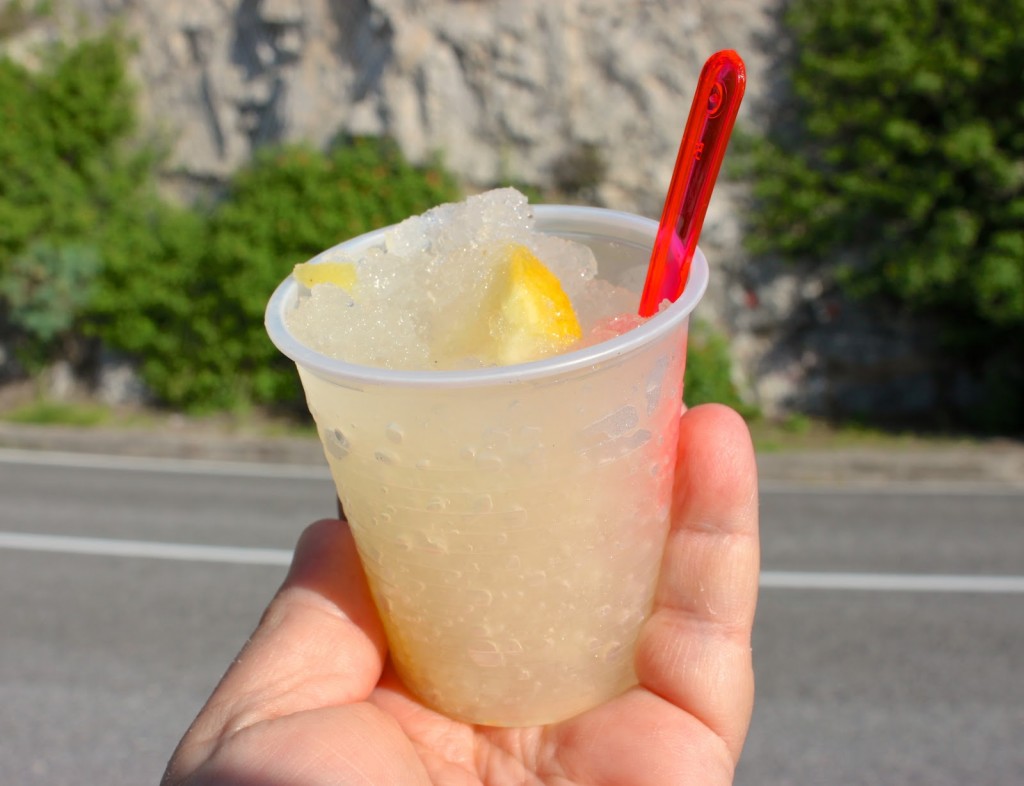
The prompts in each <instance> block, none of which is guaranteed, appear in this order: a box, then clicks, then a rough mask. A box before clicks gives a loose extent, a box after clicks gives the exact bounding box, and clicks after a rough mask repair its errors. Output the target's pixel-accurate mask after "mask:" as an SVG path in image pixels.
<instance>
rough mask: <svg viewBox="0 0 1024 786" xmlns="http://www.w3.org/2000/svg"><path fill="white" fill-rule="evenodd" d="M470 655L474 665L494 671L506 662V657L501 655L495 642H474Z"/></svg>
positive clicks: (469, 651)
mask: <svg viewBox="0 0 1024 786" xmlns="http://www.w3.org/2000/svg"><path fill="white" fill-rule="evenodd" d="M468 654H469V658H470V660H472V661H473V663H475V664H476V665H477V666H482V667H483V668H488V669H492V668H495V667H497V666H501V665H502V664H503V663H504V662H505V657H504V656H503V655H502V654H501V650H500V649H499V648H498V644H497V642H494V641H488V640H477V641H474V642H473V643H472V644H470V645H469V649H468Z"/></svg>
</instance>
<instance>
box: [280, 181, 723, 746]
mask: <svg viewBox="0 0 1024 786" xmlns="http://www.w3.org/2000/svg"><path fill="white" fill-rule="evenodd" d="M656 229H657V224H656V222H654V221H651V220H650V219H645V218H641V217H639V216H634V215H629V214H626V213H621V212H618V211H612V210H603V209H600V208H588V207H582V206H568V205H538V206H535V207H531V206H530V205H528V204H527V201H526V199H525V198H524V197H523V196H522V195H521V194H519V193H518V192H516V191H513V190H511V189H500V190H497V191H493V192H488V193H486V194H482V195H479V196H476V197H472V198H470V199H468V200H466V201H465V202H461V203H458V204H449V205H442V206H440V207H438V208H435V209H433V210H430V211H428V212H426V213H424V214H423V215H421V216H416V217H414V218H410V219H408V220H406V221H404V222H402V223H401V224H398V225H396V226H393V227H389V228H386V229H383V230H379V231H376V232H371V233H368V234H366V235H362V236H360V237H357V238H352V239H350V240H346V241H345V242H343V243H341V244H340V245H339V246H336V247H335V248H333V249H331V250H329V251H326V252H324V253H323V254H320V255H319V256H318V257H316V258H315V259H314V260H312V261H311V262H310V263H308V264H302V265H299V266H298V267H297V268H296V269H295V271H294V275H292V276H290V277H289V278H288V279H287V280H286V281H285V282H284V283H283V284H282V285H281V286H280V287H279V288H278V290H277V291H276V292H275V293H274V295H273V297H272V298H271V301H270V304H269V306H268V308H267V328H268V331H269V333H270V335H271V338H272V339H273V340H274V342H275V343H276V344H277V346H278V347H279V348H280V349H281V350H282V351H283V352H284V353H285V354H287V355H288V356H289V357H291V358H292V359H293V360H295V362H296V366H297V368H298V372H299V377H300V379H301V380H302V387H303V390H304V392H305V395H306V401H307V403H308V405H309V410H310V413H311V414H312V416H313V419H314V421H315V422H316V426H317V431H318V434H319V437H320V440H321V442H322V444H323V448H324V455H325V457H326V459H327V463H328V465H329V467H330V470H331V475H332V476H333V478H334V482H335V487H336V489H337V493H338V497H339V499H340V500H341V502H342V504H343V507H344V511H345V515H346V517H347V519H348V522H349V526H350V527H351V531H352V535H353V537H354V539H355V543H356V546H357V548H358V550H359V557H360V561H361V563H362V567H363V569H364V571H365V574H366V578H367V580H368V584H369V588H370V591H371V592H372V594H373V599H374V603H375V604H376V607H377V609H378V611H379V612H380V617H381V622H382V623H383V626H384V630H385V633H386V635H387V641H388V657H389V660H390V662H391V663H392V664H394V668H395V671H396V672H397V674H398V676H399V677H400V678H401V680H402V682H403V683H404V685H405V687H406V688H407V689H408V690H409V692H410V693H411V694H412V695H413V696H415V697H416V698H417V699H418V700H420V701H421V702H422V703H423V704H425V705H426V706H427V707H429V708H431V709H434V710H437V711H440V712H443V713H445V714H447V715H449V716H450V717H453V718H459V719H462V720H466V721H472V722H475V723H485V724H491V725H504V726H521V725H530V724H535V723H548V722H554V721H557V720H560V719H563V718H566V717H569V716H571V715H574V714H576V713H579V712H582V711H584V710H586V709H588V708H591V707H594V706H595V705H597V704H599V703H601V702H602V701H606V700H607V699H609V698H611V697H613V696H615V695H617V694H619V693H621V692H622V691H624V690H626V689H628V688H629V687H630V686H632V685H634V684H635V683H636V674H635V672H634V669H633V653H634V647H635V645H636V642H637V638H638V635H639V631H640V628H641V626H642V625H643V624H644V621H645V620H646V619H647V617H648V615H649V614H650V611H651V607H652V602H653V597H654V590H655V585H656V580H657V577H658V567H659V564H660V560H661V555H662V549H663V545H664V542H665V535H666V532H667V530H668V522H669V512H670V507H671V497H672V478H673V469H674V466H675V461H676V453H677V435H678V427H679V411H680V396H681V388H682V380H683V365H684V359H685V343H686V327H687V319H688V314H689V313H690V311H691V310H692V309H693V307H694V306H695V305H696V303H697V301H698V300H699V298H700V296H701V294H702V293H703V290H704V287H705V286H706V285H707V264H706V262H705V261H704V259H703V256H701V255H700V254H699V253H698V255H697V256H696V257H695V262H694V267H693V272H692V273H691V276H690V283H689V284H688V285H687V289H686V291H685V292H684V294H683V296H682V297H681V298H680V299H679V300H678V301H676V302H675V303H673V304H672V305H670V306H668V307H667V308H665V309H663V310H662V311H661V312H660V313H658V314H657V315H655V316H654V317H652V318H650V319H649V320H646V321H644V320H641V319H640V318H639V317H637V316H636V311H637V307H638V305H639V301H640V297H639V294H637V293H638V292H639V287H640V286H641V285H642V282H643V278H644V273H645V272H646V268H647V262H648V259H649V258H650V255H651V248H652V245H653V241H654V238H655V232H656Z"/></svg>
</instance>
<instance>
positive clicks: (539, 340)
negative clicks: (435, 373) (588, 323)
mask: <svg viewBox="0 0 1024 786" xmlns="http://www.w3.org/2000/svg"><path fill="white" fill-rule="evenodd" d="M489 328H490V334H491V339H492V350H493V352H494V360H495V361H496V362H497V363H499V364H501V365H511V364H513V363H526V362H529V361H531V360H537V359H539V358H542V357H546V356H548V355H553V354H555V353H557V352H562V351H564V350H565V349H567V348H568V347H569V346H571V345H572V344H573V343H575V342H576V341H578V340H579V339H580V338H581V337H582V335H583V331H582V330H581V329H580V323H579V320H578V319H577V318H576V312H575V311H574V310H573V307H572V302H571V301H570V300H569V296H568V295H566V294H565V290H564V289H562V284H561V282H559V280H558V277H557V276H556V275H555V274H554V273H552V272H551V271H550V270H548V269H547V267H545V266H544V263H543V262H541V261H540V260H539V259H537V257H536V256H534V255H533V253H532V252H531V251H530V250H529V249H528V248H526V247H525V246H521V245H513V246H511V248H510V249H509V258H508V266H507V269H506V272H505V276H504V281H501V282H500V283H499V288H498V299H497V303H496V308H495V311H494V313H493V314H492V316H491V318H490V324H489Z"/></svg>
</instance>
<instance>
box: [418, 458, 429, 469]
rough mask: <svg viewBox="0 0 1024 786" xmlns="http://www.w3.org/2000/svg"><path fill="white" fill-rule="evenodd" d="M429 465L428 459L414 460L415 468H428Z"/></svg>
mask: <svg viewBox="0 0 1024 786" xmlns="http://www.w3.org/2000/svg"><path fill="white" fill-rule="evenodd" d="M430 466H431V464H430V459H420V460H419V461H417V462H416V469H418V470H421V471H422V470H427V469H430Z"/></svg>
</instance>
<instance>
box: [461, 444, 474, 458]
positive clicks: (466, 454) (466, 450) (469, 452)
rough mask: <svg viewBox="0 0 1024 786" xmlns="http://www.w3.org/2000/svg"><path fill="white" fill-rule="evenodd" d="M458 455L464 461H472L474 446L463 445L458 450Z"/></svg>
mask: <svg viewBox="0 0 1024 786" xmlns="http://www.w3.org/2000/svg"><path fill="white" fill-rule="evenodd" d="M459 456H460V457H461V458H463V459H465V460H466V461H472V460H473V459H475V458H476V448H474V447H473V446H472V445H465V446H464V447H463V448H462V450H460V451H459Z"/></svg>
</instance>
